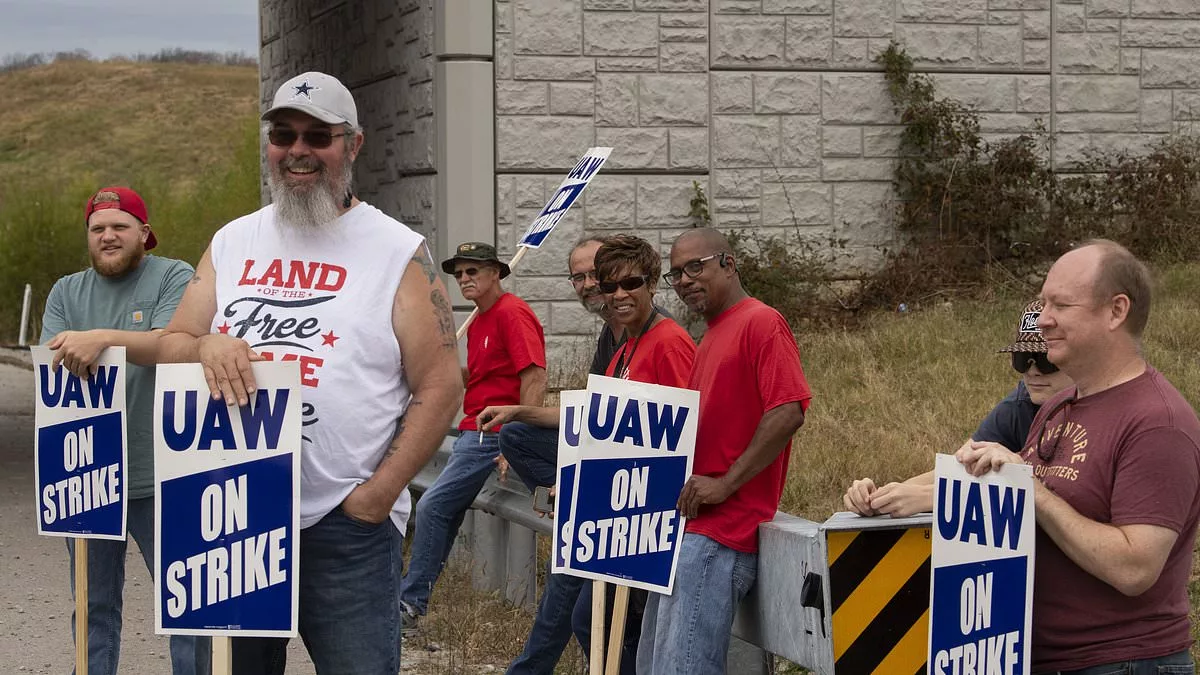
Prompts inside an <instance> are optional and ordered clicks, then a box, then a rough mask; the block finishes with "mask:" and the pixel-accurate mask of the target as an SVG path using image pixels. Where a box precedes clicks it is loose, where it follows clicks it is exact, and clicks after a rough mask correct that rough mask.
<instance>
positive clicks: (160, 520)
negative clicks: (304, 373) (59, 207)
mask: <svg viewBox="0 0 1200 675" xmlns="http://www.w3.org/2000/svg"><path fill="white" fill-rule="evenodd" d="M252 367H253V369H254V378H255V381H256V384H257V385H258V388H257V390H256V391H255V392H254V394H252V395H251V396H250V403H249V404H248V405H246V406H241V407H239V406H228V405H226V404H225V402H224V401H214V400H213V399H212V396H211V395H210V394H209V389H208V385H207V384H205V381H204V373H203V371H202V370H201V367H200V365H199V364H194V363H182V364H173V365H161V366H159V367H158V376H157V379H156V382H155V395H154V420H155V425H154V482H155V487H156V489H157V495H158V500H157V503H156V504H155V513H154V528H155V530H154V531H155V548H156V551H155V560H156V571H155V574H154V580H155V584H154V602H155V612H154V617H155V632H157V633H160V634H175V635H238V636H281V637H283V636H286V637H291V636H294V635H295V634H296V630H297V616H298V613H297V610H298V604H297V599H298V592H299V586H298V573H299V568H300V561H299V550H300V547H299V542H300V540H299V537H300V527H299V525H300V501H299V497H300V367H299V364H297V363H296V362H295V361H290V362H278V363H272V362H262V363H254V364H252Z"/></svg>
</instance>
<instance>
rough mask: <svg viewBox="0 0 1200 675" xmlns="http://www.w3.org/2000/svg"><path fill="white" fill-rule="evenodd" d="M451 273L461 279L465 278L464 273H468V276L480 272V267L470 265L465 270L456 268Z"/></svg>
mask: <svg viewBox="0 0 1200 675" xmlns="http://www.w3.org/2000/svg"><path fill="white" fill-rule="evenodd" d="M451 274H453V275H454V278H455V279H461V278H463V275H466V276H468V277H473V276H475V275H476V274H479V268H478V267H468V268H466V269H464V270H454V271H453V272H451Z"/></svg>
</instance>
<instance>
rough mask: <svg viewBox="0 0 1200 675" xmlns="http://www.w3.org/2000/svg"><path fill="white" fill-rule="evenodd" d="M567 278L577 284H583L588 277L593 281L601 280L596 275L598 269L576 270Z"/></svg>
mask: <svg viewBox="0 0 1200 675" xmlns="http://www.w3.org/2000/svg"><path fill="white" fill-rule="evenodd" d="M567 279H568V280H570V282H571V283H573V284H575V285H576V286H582V285H583V283H584V282H585V281H587V280H588V279H591V280H592V281H599V280H600V279H599V277H597V276H596V270H591V271H589V272H576V273H575V274H571V275H568V276H567Z"/></svg>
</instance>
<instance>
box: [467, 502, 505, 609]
mask: <svg viewBox="0 0 1200 675" xmlns="http://www.w3.org/2000/svg"><path fill="white" fill-rule="evenodd" d="M474 513H475V532H474V541H473V544H472V547H471V548H472V560H471V583H472V585H473V586H475V588H476V589H478V590H481V591H489V592H491V591H502V590H504V579H505V567H506V566H507V563H508V555H507V553H506V549H507V547H506V546H505V539H506V538H507V537H506V536H505V534H506V533H505V530H507V529H508V523H506V522H505V521H504V519H503V518H498V517H496V516H493V515H491V514H489V513H484V512H483V511H475V512H474Z"/></svg>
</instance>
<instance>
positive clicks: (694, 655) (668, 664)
mask: <svg viewBox="0 0 1200 675" xmlns="http://www.w3.org/2000/svg"><path fill="white" fill-rule="evenodd" d="M757 576H758V554H756V553H743V552H741V551H735V550H733V549H731V548H729V547H727V546H722V545H721V544H718V543H717V542H715V541H713V540H712V539H709V538H708V537H705V536H704V535H701V534H695V533H691V532H689V533H687V534H684V535H683V543H682V544H680V547H679V564H678V566H677V567H676V570H675V589H674V592H673V593H672V594H671V595H662V594H660V593H651V594H650V598H649V600H647V602H646V616H645V618H644V619H643V620H642V640H641V643H640V644H639V645H638V658H637V673H638V675H709V674H712V675H722V674H723V673H724V672H725V665H726V659H727V657H728V652H729V631H730V628H731V627H732V626H733V615H734V613H736V612H737V607H738V604H740V603H741V601H742V598H745V597H746V594H747V593H748V592H749V591H750V587H751V586H753V585H754V580H755V578H756V577H757Z"/></svg>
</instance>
